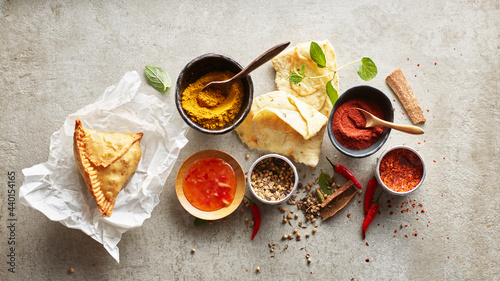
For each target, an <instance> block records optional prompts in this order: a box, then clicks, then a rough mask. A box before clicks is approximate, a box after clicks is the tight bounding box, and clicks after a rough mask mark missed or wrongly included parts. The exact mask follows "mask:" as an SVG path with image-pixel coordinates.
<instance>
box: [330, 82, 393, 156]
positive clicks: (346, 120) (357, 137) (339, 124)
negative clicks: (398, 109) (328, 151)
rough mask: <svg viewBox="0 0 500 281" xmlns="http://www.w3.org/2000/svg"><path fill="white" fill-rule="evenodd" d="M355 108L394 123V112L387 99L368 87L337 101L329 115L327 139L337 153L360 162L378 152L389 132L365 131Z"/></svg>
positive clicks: (386, 129) (354, 89)
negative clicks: (361, 159) (328, 138)
mask: <svg viewBox="0 0 500 281" xmlns="http://www.w3.org/2000/svg"><path fill="white" fill-rule="evenodd" d="M356 108H361V109H364V110H366V111H368V112H370V113H372V114H373V115H375V116H377V117H379V118H381V119H384V120H386V121H389V122H392V121H394V112H393V107H392V104H391V101H390V100H389V98H388V97H387V96H386V95H385V94H384V93H382V92H381V91H379V90H377V89H375V88H373V87H370V86H357V87H354V88H351V89H349V90H347V91H346V92H345V93H343V94H342V95H341V96H340V97H339V99H338V100H337V102H336V103H335V106H334V107H333V110H332V112H331V114H330V119H329V121H328V135H329V137H330V140H331V141H332V143H333V145H334V146H335V147H336V148H337V149H338V150H339V151H340V152H342V153H343V154H345V155H348V156H351V157H356V158H361V157H367V156H369V155H372V154H373V153H375V152H376V151H378V150H379V149H380V148H381V147H382V146H383V145H384V143H385V141H386V140H387V138H388V137H389V133H390V131H391V129H389V128H384V127H380V126H376V127H373V128H365V127H364V126H365V125H366V120H365V118H364V116H363V114H362V113H361V112H359V111H358V110H357V109H356Z"/></svg>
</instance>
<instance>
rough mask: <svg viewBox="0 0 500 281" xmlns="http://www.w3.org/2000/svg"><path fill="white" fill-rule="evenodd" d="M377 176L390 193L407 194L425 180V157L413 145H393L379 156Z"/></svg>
mask: <svg viewBox="0 0 500 281" xmlns="http://www.w3.org/2000/svg"><path fill="white" fill-rule="evenodd" d="M375 177H376V178H377V181H378V183H379V184H380V185H381V186H383V187H384V189H385V190H387V191H388V192H389V193H391V194H393V195H399V196H403V195H407V194H409V193H411V192H413V191H415V190H417V188H419V187H420V186H421V185H422V183H423V182H424V178H425V164H424V159H423V158H422V156H421V155H420V154H419V153H418V152H417V151H416V150H415V149H413V148H411V147H408V146H404V145H399V146H394V147H391V148H389V149H387V150H386V151H384V153H382V155H381V156H380V157H379V159H378V161H377V168H376V170H375Z"/></svg>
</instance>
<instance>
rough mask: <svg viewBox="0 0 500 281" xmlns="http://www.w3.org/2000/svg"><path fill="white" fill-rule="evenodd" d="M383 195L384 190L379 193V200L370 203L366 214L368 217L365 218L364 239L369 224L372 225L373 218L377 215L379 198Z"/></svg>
mask: <svg viewBox="0 0 500 281" xmlns="http://www.w3.org/2000/svg"><path fill="white" fill-rule="evenodd" d="M381 195H382V192H380V194H379V195H378V197H377V200H376V201H375V202H373V203H372V204H371V205H370V208H368V213H367V214H366V217H365V219H364V220H363V226H362V234H363V239H365V236H366V230H367V229H368V226H370V224H371V223H372V221H373V219H374V218H375V216H376V215H377V212H378V209H379V207H380V205H379V203H378V200H379V199H380V196H381Z"/></svg>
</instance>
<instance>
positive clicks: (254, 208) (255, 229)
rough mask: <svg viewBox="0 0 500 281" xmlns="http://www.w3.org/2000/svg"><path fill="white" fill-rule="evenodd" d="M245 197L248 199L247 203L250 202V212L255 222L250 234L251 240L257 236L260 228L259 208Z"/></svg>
mask: <svg viewBox="0 0 500 281" xmlns="http://www.w3.org/2000/svg"><path fill="white" fill-rule="evenodd" d="M245 197H246V198H247V199H248V202H250V209H251V210H252V213H253V220H254V222H255V223H254V226H253V233H252V240H253V239H254V238H255V235H257V232H259V228H260V223H261V216H260V210H259V206H257V205H256V204H255V203H254V202H253V201H252V200H250V198H248V197H247V196H246V195H245Z"/></svg>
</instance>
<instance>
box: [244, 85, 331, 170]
mask: <svg viewBox="0 0 500 281" xmlns="http://www.w3.org/2000/svg"><path fill="white" fill-rule="evenodd" d="M327 122H328V118H327V117H326V116H324V115H323V114H321V113H320V112H318V111H317V110H316V109H314V108H313V107H312V106H310V105H308V104H306V103H304V102H302V101H301V100H300V99H298V98H296V97H293V96H291V95H288V94H286V93H284V92H281V91H275V92H270V93H267V94H265V95H261V96H259V97H257V98H255V99H254V101H253V103H252V108H251V110H250V113H249V114H248V116H247V118H246V119H245V120H244V121H243V123H242V124H241V125H240V126H238V127H237V128H236V132H237V133H238V135H239V136H240V138H241V140H242V141H243V142H244V143H246V144H247V145H248V147H249V148H251V149H263V150H269V151H271V152H275V153H280V154H283V155H286V156H289V157H290V158H292V159H294V160H295V161H297V162H301V163H305V164H306V165H310V166H316V165H317V163H318V161H319V153H320V150H321V144H322V141H323V134H324V128H325V124H326V123H327Z"/></svg>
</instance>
